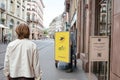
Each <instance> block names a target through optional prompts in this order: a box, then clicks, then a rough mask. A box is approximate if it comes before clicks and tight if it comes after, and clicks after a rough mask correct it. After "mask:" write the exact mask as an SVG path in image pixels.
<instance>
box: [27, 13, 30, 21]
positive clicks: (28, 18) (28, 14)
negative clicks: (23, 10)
mask: <svg viewBox="0 0 120 80" xmlns="http://www.w3.org/2000/svg"><path fill="white" fill-rule="evenodd" d="M28 20H30V13H27V21H28Z"/></svg>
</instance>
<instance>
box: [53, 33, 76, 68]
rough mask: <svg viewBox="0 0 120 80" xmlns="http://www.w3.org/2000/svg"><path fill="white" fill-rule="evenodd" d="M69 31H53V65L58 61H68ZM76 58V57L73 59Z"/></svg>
mask: <svg viewBox="0 0 120 80" xmlns="http://www.w3.org/2000/svg"><path fill="white" fill-rule="evenodd" d="M70 53H71V52H70V32H67V31H66V32H56V33H55V66H56V68H57V67H58V62H65V63H70ZM75 60H76V59H75Z"/></svg>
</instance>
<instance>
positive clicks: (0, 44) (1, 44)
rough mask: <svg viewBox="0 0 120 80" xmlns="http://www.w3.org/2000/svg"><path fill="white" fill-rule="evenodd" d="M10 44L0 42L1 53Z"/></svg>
mask: <svg viewBox="0 0 120 80" xmlns="http://www.w3.org/2000/svg"><path fill="white" fill-rule="evenodd" d="M7 45H8V44H4V43H0V54H1V53H5V51H6V48H7Z"/></svg>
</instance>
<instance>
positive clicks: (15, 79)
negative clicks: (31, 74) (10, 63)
mask: <svg viewBox="0 0 120 80" xmlns="http://www.w3.org/2000/svg"><path fill="white" fill-rule="evenodd" d="M10 80H35V79H34V78H25V77H18V78H11V77H10Z"/></svg>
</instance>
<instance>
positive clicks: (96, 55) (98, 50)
mask: <svg viewBox="0 0 120 80" xmlns="http://www.w3.org/2000/svg"><path fill="white" fill-rule="evenodd" d="M89 50H90V56H89V57H90V61H108V58H109V38H108V37H106V36H91V37H90V47H89Z"/></svg>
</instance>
